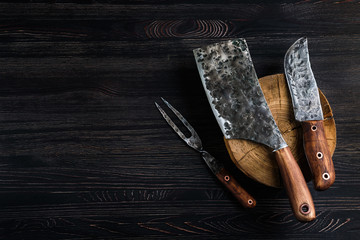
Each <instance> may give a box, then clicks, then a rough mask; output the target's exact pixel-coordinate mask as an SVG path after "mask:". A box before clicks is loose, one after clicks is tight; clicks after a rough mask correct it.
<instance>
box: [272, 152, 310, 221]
mask: <svg viewBox="0 0 360 240" xmlns="http://www.w3.org/2000/svg"><path fill="white" fill-rule="evenodd" d="M275 157H276V161H277V164H278V166H279V169H280V175H281V177H282V180H283V184H284V187H285V189H286V192H287V194H288V197H289V200H290V204H291V207H292V210H293V212H294V215H295V217H296V218H297V219H298V220H299V221H302V222H308V221H312V220H314V219H315V217H316V214H315V207H314V203H313V200H312V197H311V194H310V191H309V188H308V186H307V184H306V181H305V179H304V176H303V174H302V172H301V170H300V167H299V165H298V164H297V162H296V160H295V159H294V157H293V155H292V153H291V151H290V148H289V147H286V148H282V149H280V150H277V151H275Z"/></svg>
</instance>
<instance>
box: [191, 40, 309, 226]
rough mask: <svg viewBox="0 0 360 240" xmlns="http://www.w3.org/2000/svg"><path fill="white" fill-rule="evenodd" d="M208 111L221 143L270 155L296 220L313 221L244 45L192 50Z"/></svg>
mask: <svg viewBox="0 0 360 240" xmlns="http://www.w3.org/2000/svg"><path fill="white" fill-rule="evenodd" d="M193 52H194V56H195V60H196V64H197V67H198V71H199V74H200V78H201V81H202V84H203V87H204V90H205V92H206V96H207V98H208V100H209V103H210V106H211V109H212V111H213V113H214V115H215V117H216V119H217V122H218V124H219V126H220V128H221V130H222V132H223V134H224V136H225V138H226V139H248V140H252V141H255V142H258V143H262V144H264V145H266V146H268V147H270V148H271V149H272V150H274V153H275V157H276V160H277V164H278V166H279V170H280V174H281V176H282V180H283V183H284V186H285V189H286V191H287V194H288V196H289V200H290V203H291V206H292V210H293V212H294V215H295V217H296V218H297V219H298V220H300V221H311V220H313V219H315V207H314V203H313V200H312V197H311V194H310V191H309V189H308V187H307V185H306V182H305V179H304V176H303V175H302V172H301V170H300V168H299V166H298V164H297V162H296V161H295V159H294V157H293V156H292V154H291V151H290V149H289V147H288V146H287V144H286V142H285V140H284V139H283V137H282V135H281V133H280V130H279V128H278V127H277V125H276V123H275V120H274V118H273V116H272V114H271V112H270V109H269V107H268V105H267V103H266V100H265V97H264V95H263V92H262V90H261V87H260V84H259V81H258V78H257V76H256V72H255V68H254V66H253V63H252V60H251V56H250V52H249V49H248V46H247V44H246V41H245V39H242V38H240V39H235V40H229V41H225V42H220V43H215V44H212V45H208V46H206V47H203V48H198V49H195V50H194V51H193Z"/></svg>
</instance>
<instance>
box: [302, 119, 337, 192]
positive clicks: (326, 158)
mask: <svg viewBox="0 0 360 240" xmlns="http://www.w3.org/2000/svg"><path fill="white" fill-rule="evenodd" d="M301 124H302V128H303V132H304V150H305V155H306V158H307V161H308V163H309V166H310V169H311V172H312V174H313V177H314V185H315V189H316V190H326V189H328V188H329V187H330V186H331V185H332V184H333V183H334V181H335V170H334V165H333V161H332V158H331V153H330V151H329V147H328V143H327V140H326V137H325V131H324V123H323V121H322V120H320V121H305V122H302V123H301Z"/></svg>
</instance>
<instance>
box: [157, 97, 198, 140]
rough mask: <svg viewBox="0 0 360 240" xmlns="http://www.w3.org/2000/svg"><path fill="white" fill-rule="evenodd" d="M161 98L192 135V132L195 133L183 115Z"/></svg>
mask: <svg viewBox="0 0 360 240" xmlns="http://www.w3.org/2000/svg"><path fill="white" fill-rule="evenodd" d="M161 100H163V102H164V103H165V104H166V105H167V106H168V107H169V108H170V109H171V111H173V113H175V115H176V116H177V117H178V118H179V119H180V121H181V122H182V123H183V124H184V125H185V127H187V129H188V130H189V131H190V132H191V134H192V135H194V133H195V134H196V132H195V129H194V128H193V127H192V126H191V125H190V123H189V122H188V121H187V120H186V119H185V118H184V117H183V115H181V113H180V112H179V111H178V110H176V109H175V108H174V107H173V106H171V104H170V103H169V102H168V101H166V100H165V99H164V98H161ZM196 135H197V134H196Z"/></svg>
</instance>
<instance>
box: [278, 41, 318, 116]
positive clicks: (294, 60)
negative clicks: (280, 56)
mask: <svg viewBox="0 0 360 240" xmlns="http://www.w3.org/2000/svg"><path fill="white" fill-rule="evenodd" d="M284 68H285V75H286V79H287V82H288V86H289V90H290V94H291V99H292V103H293V108H294V114H295V119H296V120H297V121H300V122H303V121H309V120H323V119H324V117H323V112H322V109H321V103H320V98H319V90H318V87H317V85H316V81H315V77H314V74H313V72H312V69H311V66H310V59H309V50H308V44H307V39H306V38H305V37H303V38H300V39H298V40H297V41H296V42H295V43H294V44H293V45H292V46H291V47H290V48H289V50H288V51H287V52H286V54H285V58H284Z"/></svg>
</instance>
